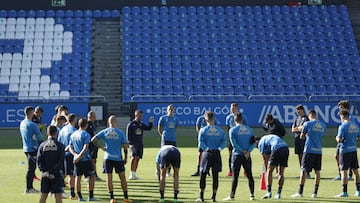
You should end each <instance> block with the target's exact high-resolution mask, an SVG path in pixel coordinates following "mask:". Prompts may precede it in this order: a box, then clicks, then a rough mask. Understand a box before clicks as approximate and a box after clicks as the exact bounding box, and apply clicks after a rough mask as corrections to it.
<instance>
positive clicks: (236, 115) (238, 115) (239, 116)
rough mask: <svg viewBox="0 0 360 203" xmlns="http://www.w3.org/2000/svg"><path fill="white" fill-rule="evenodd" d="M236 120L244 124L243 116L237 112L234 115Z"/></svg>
mask: <svg viewBox="0 0 360 203" xmlns="http://www.w3.org/2000/svg"><path fill="white" fill-rule="evenodd" d="M234 120H235V121H236V122H237V123H242V122H243V116H242V114H241V113H240V112H236V113H234Z"/></svg>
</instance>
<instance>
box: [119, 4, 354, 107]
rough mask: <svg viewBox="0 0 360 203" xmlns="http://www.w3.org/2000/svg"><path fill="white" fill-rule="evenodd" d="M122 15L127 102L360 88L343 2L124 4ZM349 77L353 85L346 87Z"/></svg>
mask: <svg viewBox="0 0 360 203" xmlns="http://www.w3.org/2000/svg"><path fill="white" fill-rule="evenodd" d="M122 16H123V19H122V20H123V60H124V61H123V62H124V64H125V65H124V67H123V68H124V71H125V73H126V74H124V75H123V79H124V80H123V81H124V83H123V86H124V89H125V90H126V91H124V92H123V94H124V97H123V101H124V102H130V101H159V99H161V98H163V99H161V100H163V101H168V100H171V98H172V96H176V97H178V99H184V101H187V100H188V101H214V100H220V101H233V100H234V97H235V99H237V100H239V101H244V100H248V101H279V100H282V101H306V100H313V101H327V100H337V99H339V98H349V97H352V96H354V95H356V94H358V93H359V87H358V86H357V83H356V80H355V78H353V77H351V76H352V75H356V74H352V73H353V72H354V71H357V70H358V69H359V68H360V67H359V64H360V57H359V54H358V50H357V47H356V43H355V39H354V34H353V31H352V26H351V23H350V19H349V14H348V11H347V8H346V6H344V5H321V6H216V7H214V6H196V7H195V6H188V7H185V6H170V7H164V6H163V7H147V6H141V7H138V6H133V7H127V6H125V7H123V9H122ZM345 72H346V73H345ZM141 73H142V74H141ZM345 76H349V77H348V80H346V84H348V82H349V81H352V82H353V83H354V84H352V85H351V86H350V87H347V86H346V88H340V86H344V83H345V82H344V81H343V80H344V79H345ZM355 77H356V78H357V76H355ZM133 78H137V80H138V82H135V83H134V82H133V83H129V82H126V81H128V80H133ZM166 78H168V79H169V78H170V79H171V81H173V82H172V85H171V83H169V82H166V83H164V82H163V79H166ZM154 79H160V82H157V81H154ZM148 81H152V82H148ZM140 84H142V86H140ZM159 86H160V87H159ZM150 87H151V88H150ZM131 89H132V90H133V91H130V90H131ZM135 89H136V91H134V90H135ZM354 97H355V96H354Z"/></svg>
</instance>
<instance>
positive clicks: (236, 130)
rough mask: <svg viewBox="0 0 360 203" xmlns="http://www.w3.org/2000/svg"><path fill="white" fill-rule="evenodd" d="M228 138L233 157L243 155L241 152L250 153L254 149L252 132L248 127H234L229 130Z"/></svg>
mask: <svg viewBox="0 0 360 203" xmlns="http://www.w3.org/2000/svg"><path fill="white" fill-rule="evenodd" d="M229 137H230V142H231V145H232V146H233V147H234V149H233V152H234V154H235V155H239V154H240V155H244V153H243V151H248V152H251V151H252V150H253V149H254V147H255V138H254V132H253V130H252V129H251V128H250V127H249V126H246V125H236V126H234V127H232V128H230V130H229ZM251 140H253V141H252V143H250V142H251Z"/></svg>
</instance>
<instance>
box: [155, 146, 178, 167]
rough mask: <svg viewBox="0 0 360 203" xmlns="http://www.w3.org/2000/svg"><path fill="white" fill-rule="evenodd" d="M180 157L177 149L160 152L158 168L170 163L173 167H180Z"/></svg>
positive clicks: (167, 165)
mask: <svg viewBox="0 0 360 203" xmlns="http://www.w3.org/2000/svg"><path fill="white" fill-rule="evenodd" d="M180 164H181V158H180V152H179V151H178V150H169V151H168V152H167V153H165V154H160V163H159V166H160V169H163V168H167V167H169V166H170V165H172V166H173V167H174V168H180Z"/></svg>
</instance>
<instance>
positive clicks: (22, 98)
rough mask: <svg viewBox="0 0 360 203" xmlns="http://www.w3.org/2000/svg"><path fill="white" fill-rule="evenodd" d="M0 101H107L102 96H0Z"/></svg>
mask: <svg viewBox="0 0 360 203" xmlns="http://www.w3.org/2000/svg"><path fill="white" fill-rule="evenodd" d="M0 99H1V100H7V102H19V103H24V102H39V101H41V102H44V103H49V102H53V101H56V102H58V101H66V102H81V100H83V99H86V100H90V99H99V100H100V101H102V102H107V99H106V97H105V96H103V95H91V96H66V97H63V96H51V99H50V98H46V97H43V96H15V95H14V96H3V95H0ZM75 99H78V101H76V100H75Z"/></svg>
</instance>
